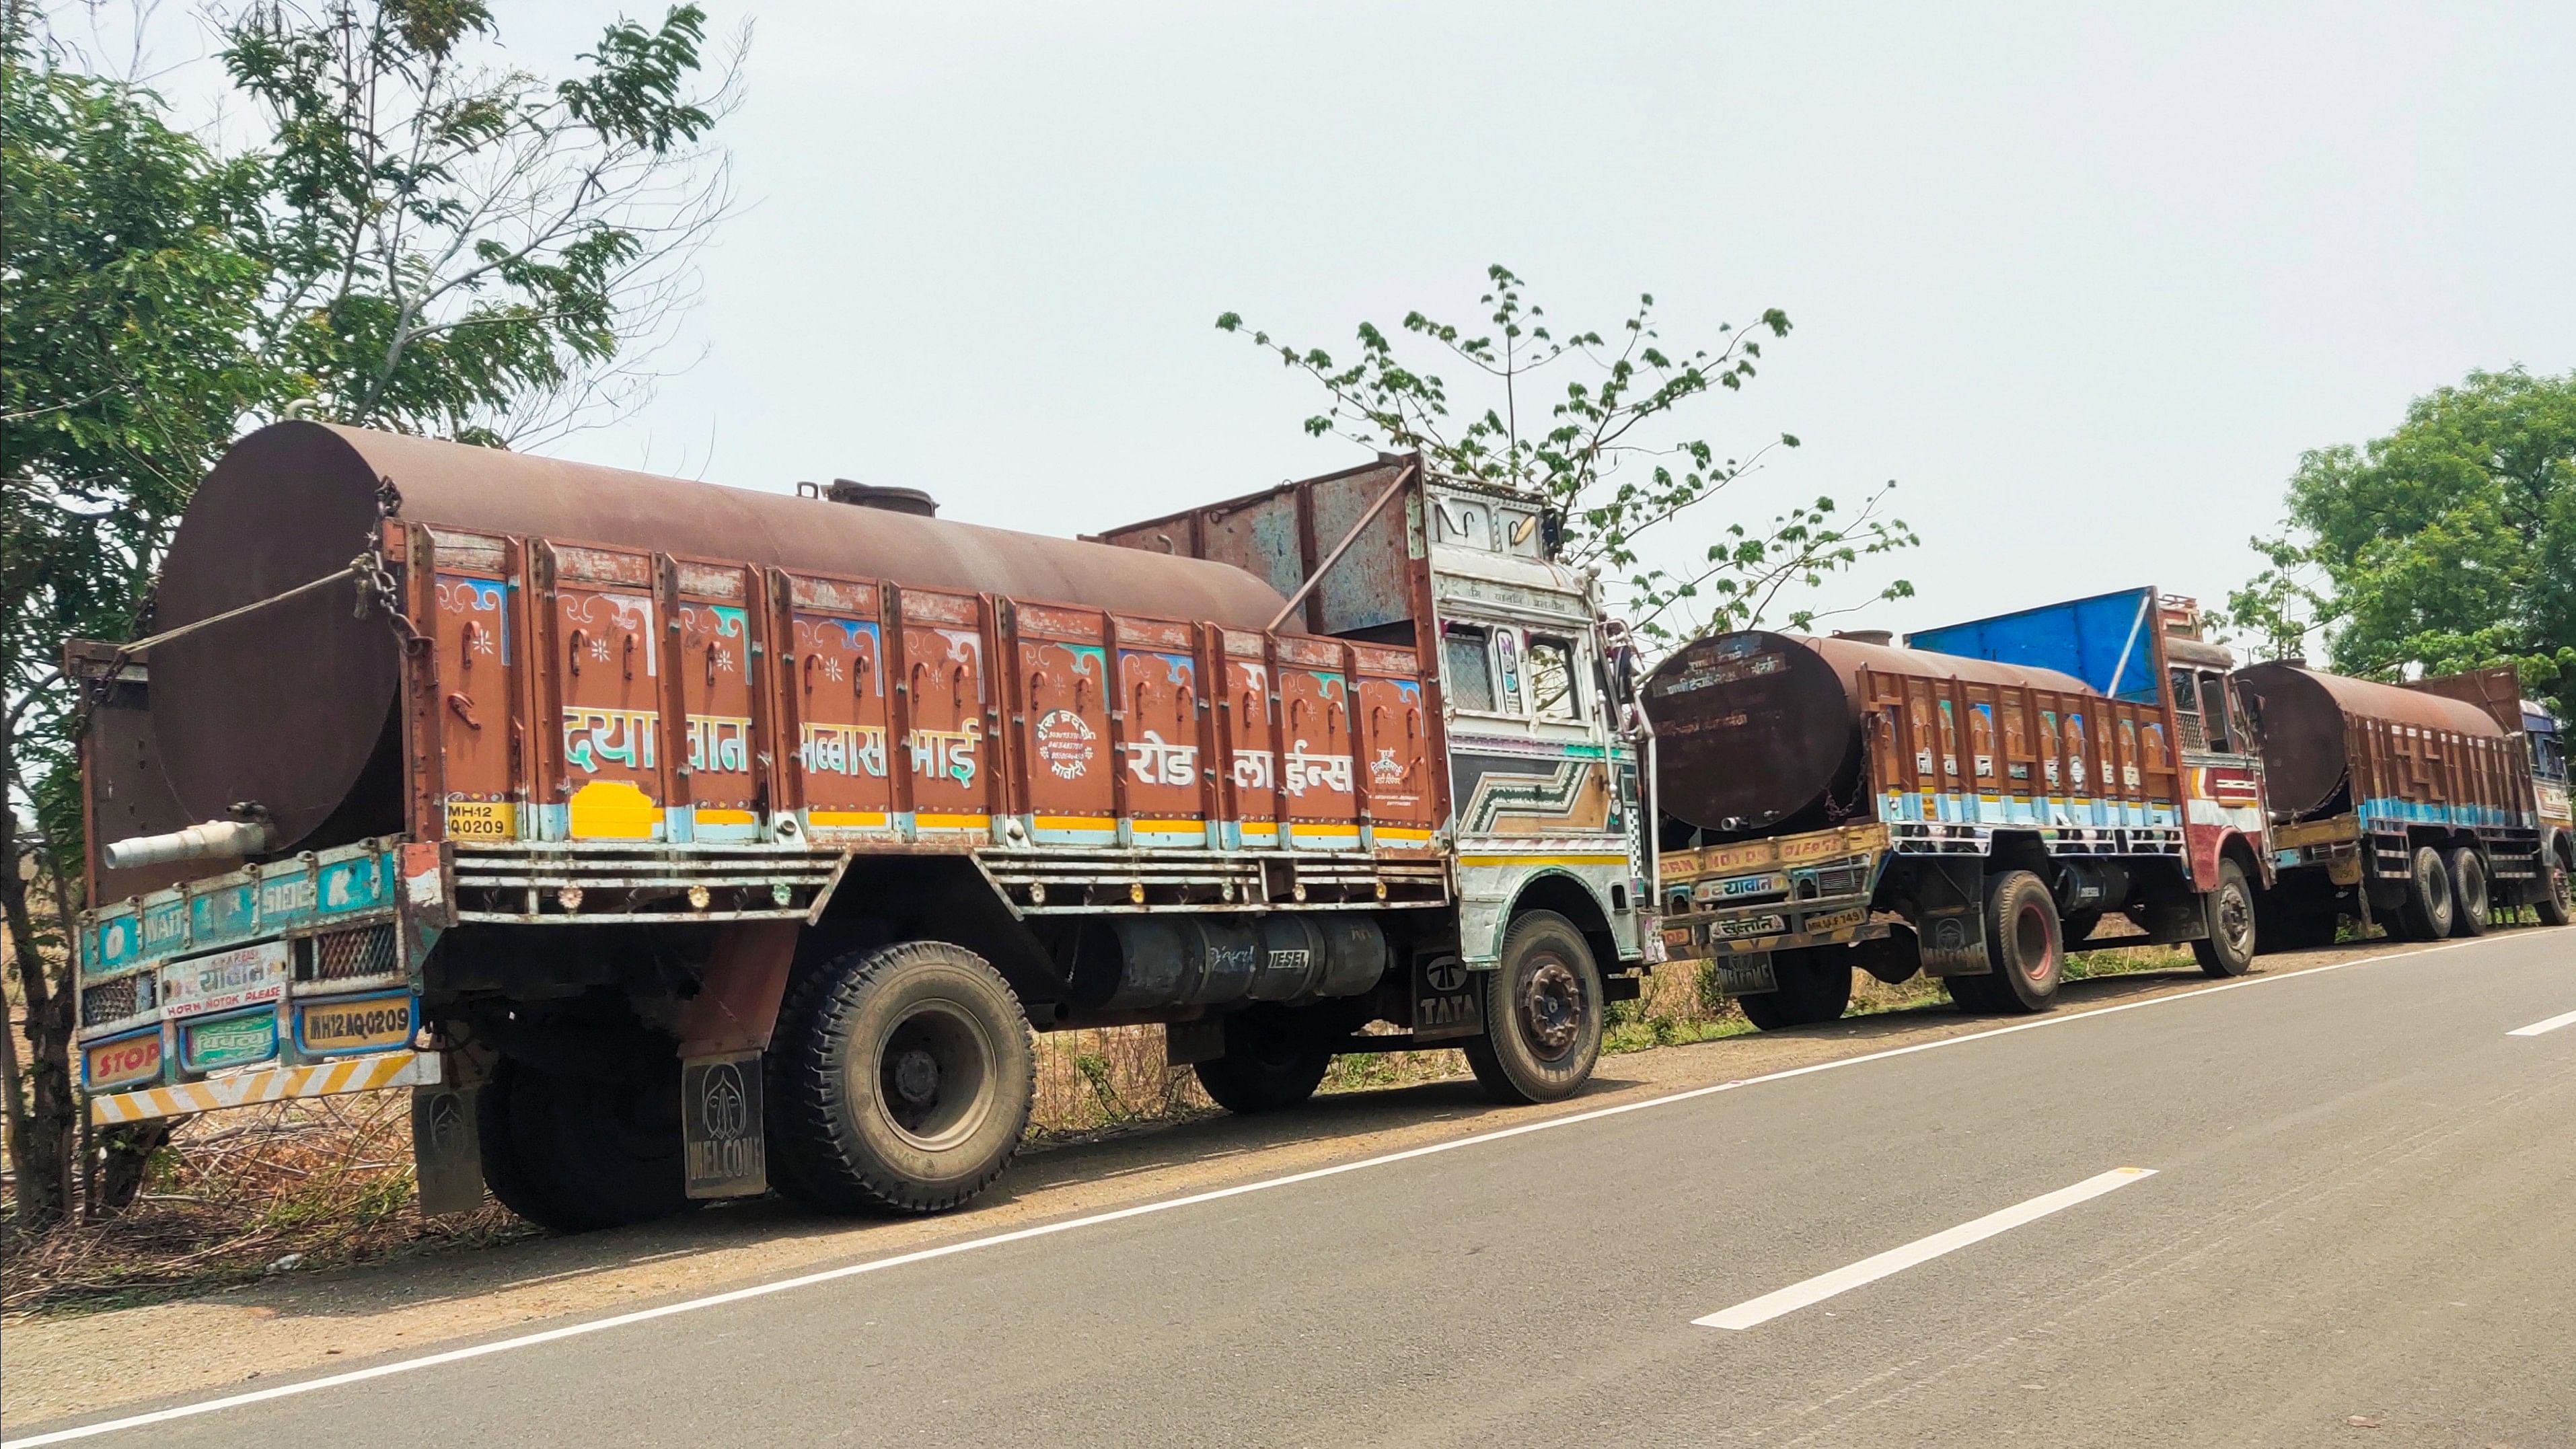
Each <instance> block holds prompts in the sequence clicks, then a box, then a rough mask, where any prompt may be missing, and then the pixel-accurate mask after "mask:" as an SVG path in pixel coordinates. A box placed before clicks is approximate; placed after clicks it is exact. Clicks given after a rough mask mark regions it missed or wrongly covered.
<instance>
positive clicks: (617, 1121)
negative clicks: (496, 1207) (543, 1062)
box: [474, 1049, 696, 1233]
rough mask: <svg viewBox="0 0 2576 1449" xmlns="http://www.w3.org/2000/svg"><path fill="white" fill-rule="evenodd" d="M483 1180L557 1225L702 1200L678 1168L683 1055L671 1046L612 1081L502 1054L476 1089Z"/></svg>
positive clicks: (574, 1225) (572, 1228)
mask: <svg viewBox="0 0 2576 1449" xmlns="http://www.w3.org/2000/svg"><path fill="white" fill-rule="evenodd" d="M474 1117H475V1126H476V1130H477V1134H478V1136H479V1138H480V1142H479V1146H480V1147H481V1150H482V1155H483V1182H484V1185H485V1186H487V1187H489V1188H491V1189H492V1195H493V1196H494V1197H496V1198H499V1199H500V1200H501V1204H502V1206H504V1207H506V1208H508V1209H509V1210H510V1211H512V1212H514V1213H517V1214H518V1215H519V1216H521V1217H523V1218H526V1219H527V1220H528V1221H530V1222H532V1223H535V1224H537V1225H538V1226H540V1227H547V1228H552V1229H554V1230H555V1231H556V1232H559V1233H580V1232H590V1231H593V1230H596V1229H600V1228H616V1227H624V1226H626V1225H628V1224H630V1223H641V1222H650V1221H652V1220H653V1219H655V1218H666V1217H669V1216H671V1215H673V1214H674V1213H680V1212H686V1211H687V1210H688V1209H690V1208H692V1207H694V1206H696V1204H694V1203H692V1202H691V1201H690V1200H689V1196H688V1192H687V1190H686V1187H685V1182H684V1179H683V1176H682V1170H683V1163H682V1146H681V1139H680V1070H679V1059H678V1058H677V1057H676V1056H669V1055H668V1054H667V1049H664V1050H663V1051H661V1052H655V1053H653V1054H652V1055H648V1056H646V1057H644V1058H643V1059H642V1060H640V1061H639V1063H638V1067H637V1070H636V1071H634V1072H633V1073H631V1074H629V1075H628V1076H627V1077H625V1078H623V1079H621V1080H616V1081H609V1080H604V1079H600V1078H596V1077H589V1076H575V1075H571V1074H569V1073H562V1072H550V1071H546V1070H544V1069H542V1068H538V1067H533V1066H530V1065H528V1064H527V1063H525V1062H522V1061H519V1060H516V1059H514V1058H508V1057H505V1058H503V1059H502V1060H501V1063H500V1065H499V1066H498V1067H497V1068H495V1070H494V1072H493V1074H492V1079H491V1080H490V1081H488V1082H486V1083H484V1084H483V1087H482V1089H481V1090H480V1091H478V1092H477V1093H475V1104H474Z"/></svg>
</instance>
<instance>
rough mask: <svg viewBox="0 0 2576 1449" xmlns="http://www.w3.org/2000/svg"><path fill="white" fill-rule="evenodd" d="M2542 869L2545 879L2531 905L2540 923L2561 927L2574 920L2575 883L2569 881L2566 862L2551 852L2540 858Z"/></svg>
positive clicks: (2575, 902) (2575, 912) (2575, 909)
mask: <svg viewBox="0 0 2576 1449" xmlns="http://www.w3.org/2000/svg"><path fill="white" fill-rule="evenodd" d="M2542 867H2543V873H2544V874H2545V875H2546V876H2547V879H2545V880H2543V881H2542V882H2541V886H2540V895H2539V896H2538V898H2536V899H2535V900H2533V901H2532V903H2531V904H2532V908H2533V909H2535V910H2537V911H2539V912H2540V923H2541V924H2542V925H2544V926H2563V925H2566V924H2567V923H2568V922H2569V921H2570V920H2576V882H2571V881H2570V879H2569V877H2570V874H2571V873H2570V872H2569V870H2568V869H2567V862H2566V860H2565V859H2564V858H2563V857H2561V856H2560V855H2559V854H2558V853H2557V852H2556V851H2551V852H2548V853H2547V854H2546V855H2544V856H2543V857H2542Z"/></svg>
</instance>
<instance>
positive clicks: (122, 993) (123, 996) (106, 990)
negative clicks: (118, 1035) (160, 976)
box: [81, 971, 152, 1026]
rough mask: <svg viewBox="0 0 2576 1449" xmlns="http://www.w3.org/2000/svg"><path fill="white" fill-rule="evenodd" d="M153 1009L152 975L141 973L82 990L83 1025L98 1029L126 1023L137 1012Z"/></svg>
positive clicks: (146, 972)
mask: <svg viewBox="0 0 2576 1449" xmlns="http://www.w3.org/2000/svg"><path fill="white" fill-rule="evenodd" d="M151 1009H152V973H151V972H149V971H145V972H139V973H137V974H135V975H132V976H120V977H118V978H117V979H116V980H114V981H102V982H100V983H98V984H97V985H95V986H84V987H82V988H81V1025H83V1026H97V1025H98V1024H99V1023H101V1022H107V1021H123V1020H124V1019H125V1018H127V1017H129V1016H132V1015H134V1014H135V1013H137V1012H142V1011H149V1010H151Z"/></svg>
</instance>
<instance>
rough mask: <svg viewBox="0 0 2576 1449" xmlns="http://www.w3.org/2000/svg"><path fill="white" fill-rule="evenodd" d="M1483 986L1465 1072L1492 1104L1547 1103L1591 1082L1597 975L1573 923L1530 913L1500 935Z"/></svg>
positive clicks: (1596, 1048)
mask: <svg viewBox="0 0 2576 1449" xmlns="http://www.w3.org/2000/svg"><path fill="white" fill-rule="evenodd" d="M1482 975H1483V978H1484V992H1485V999H1484V1008H1485V1034H1484V1035H1483V1036H1480V1037H1475V1038H1471V1039H1470V1040H1469V1041H1468V1042H1467V1043H1466V1047H1467V1065H1468V1066H1469V1067H1470V1068H1472V1069H1473V1070H1474V1071H1475V1073H1476V1081H1477V1082H1478V1084H1480V1085H1481V1086H1483V1087H1484V1089H1485V1095H1487V1096H1489V1097H1491V1098H1493V1099H1494V1100H1495V1101H1497V1102H1510V1103H1520V1102H1553V1101H1556V1100H1558V1099H1560V1098H1564V1097H1570V1096H1572V1095H1574V1093H1575V1091H1576V1090H1577V1089H1578V1088H1580V1087H1581V1086H1582V1085H1583V1084H1584V1083H1585V1082H1586V1081H1588V1080H1590V1079H1591V1076H1592V1064H1593V1063H1594V1062H1597V1061H1599V1060H1600V1059H1601V971H1600V968H1599V967H1597V966H1595V965H1594V964H1593V963H1592V947H1591V945H1590V943H1588V942H1586V941H1585V940H1584V939H1583V933H1582V932H1581V931H1578V930H1576V929H1574V923H1573V922H1572V921H1569V920H1567V919H1566V918H1565V917H1563V916H1560V915H1558V914H1557V913H1556V912H1554V911H1531V912H1529V913H1528V914H1526V915H1524V916H1522V917H1520V918H1519V919H1518V920H1515V921H1513V922H1512V925H1511V929H1510V930H1509V931H1506V932H1505V933H1504V934H1503V956H1502V962H1501V964H1500V965H1499V966H1497V967H1496V968H1495V969H1494V970H1492V971H1487V972H1484V973H1482Z"/></svg>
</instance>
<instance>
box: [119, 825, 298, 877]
mask: <svg viewBox="0 0 2576 1449" xmlns="http://www.w3.org/2000/svg"><path fill="white" fill-rule="evenodd" d="M276 839H277V830H276V828H275V827H274V826H272V825H270V824H269V823H268V822H267V821H265V820H209V821H207V822H205V823H204V824H202V825H191V826H189V827H188V828H187V829H185V830H173V831H171V832H170V833H169V834H167V835H137V836H133V837H131V838H129V839H125V840H120V841H117V842H115V843H114V844H111V845H110V846H108V847H107V849H106V850H105V851H103V852H101V856H102V859H103V860H104V862H105V864H106V866H107V868H108V869H109V870H136V869H139V868H141V867H143V866H147V865H168V864H169V863H171V862H172V861H179V860H225V859H229V858H231V857H233V856H249V855H259V854H262V853H264V852H266V851H267V850H269V849H270V848H271V847H272V846H273V845H274V843H275V842H276Z"/></svg>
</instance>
